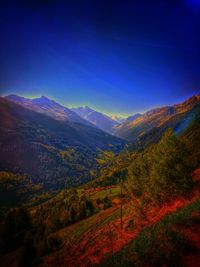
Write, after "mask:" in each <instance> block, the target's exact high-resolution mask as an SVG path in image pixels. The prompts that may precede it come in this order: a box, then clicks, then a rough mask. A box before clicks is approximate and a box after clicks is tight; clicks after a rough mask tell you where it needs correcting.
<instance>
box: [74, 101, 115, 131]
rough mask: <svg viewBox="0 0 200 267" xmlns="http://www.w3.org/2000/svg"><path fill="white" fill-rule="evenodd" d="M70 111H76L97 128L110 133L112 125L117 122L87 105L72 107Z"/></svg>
mask: <svg viewBox="0 0 200 267" xmlns="http://www.w3.org/2000/svg"><path fill="white" fill-rule="evenodd" d="M72 111H74V112H76V113H77V114H78V115H79V116H80V117H82V118H83V119H85V120H87V121H89V122H90V123H92V124H94V125H95V126H97V127H98V128H99V129H101V130H103V131H105V132H108V133H111V134H112V133H113V131H114V127H115V126H116V125H118V124H119V123H118V122H117V121H116V120H113V119H111V118H110V117H109V116H107V115H105V114H103V113H100V112H97V111H95V110H93V109H91V108H89V107H87V106H83V107H79V108H72Z"/></svg>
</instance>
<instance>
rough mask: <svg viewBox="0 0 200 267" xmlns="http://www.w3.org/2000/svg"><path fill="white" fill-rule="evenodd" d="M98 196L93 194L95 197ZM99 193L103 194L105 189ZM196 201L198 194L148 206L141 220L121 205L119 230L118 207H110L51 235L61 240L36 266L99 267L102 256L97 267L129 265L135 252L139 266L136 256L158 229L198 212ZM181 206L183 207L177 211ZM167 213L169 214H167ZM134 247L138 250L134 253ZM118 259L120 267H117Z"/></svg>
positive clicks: (199, 206)
mask: <svg viewBox="0 0 200 267" xmlns="http://www.w3.org/2000/svg"><path fill="white" fill-rule="evenodd" d="M99 194H100V192H97V193H96V197H97V196H98V195H99ZM101 194H103V195H104V194H105V190H104V192H101ZM198 198H199V191H197V192H196V194H195V195H194V196H193V197H192V198H191V199H187V200H186V199H178V200H176V201H174V202H172V203H168V205H166V206H164V207H162V208H161V207H151V208H149V210H148V211H147V213H146V214H147V216H146V218H143V220H141V217H138V215H137V212H136V210H135V209H134V207H133V205H134V203H133V202H127V203H124V205H123V206H124V209H123V210H124V212H123V230H122V231H121V228H120V205H119V204H113V206H112V207H111V208H109V209H107V210H105V211H101V212H99V213H98V214H95V215H94V216H92V217H90V218H88V219H86V220H83V221H81V222H78V223H76V224H74V225H71V226H69V227H66V228H64V229H62V230H60V231H58V232H56V233H54V234H53V235H52V236H54V237H56V238H58V239H59V240H60V241H61V246H60V248H59V249H58V250H56V251H55V252H53V253H51V254H50V255H47V256H45V257H43V259H42V261H41V263H40V266H42V267H44V266H74V267H76V266H91V265H95V264H97V265H98V264H100V262H102V260H103V259H104V258H105V257H106V258H105V260H103V262H102V264H101V266H130V260H131V259H133V255H135V253H136V256H135V257H136V259H137V260H138V266H143V265H141V264H140V263H141V262H140V256H141V255H140V253H144V251H146V252H148V248H149V247H151V244H152V242H153V241H154V240H155V237H156V235H157V234H158V232H159V231H160V230H162V229H165V228H166V226H167V225H171V224H172V223H176V222H181V221H182V220H183V219H185V218H187V216H189V215H190V214H191V213H192V212H193V211H195V210H200V201H199V200H198ZM190 203H192V204H190ZM182 207H185V208H183V209H181V210H178V211H177V209H179V208H182ZM176 211H177V212H176ZM174 212H175V213H174ZM169 213H172V214H170V215H167V214H169ZM166 215H167V216H166ZM165 216H166V217H165ZM133 220H134V221H133ZM130 222H133V225H131V224H130ZM141 222H142V223H141ZM172 236H173V234H172ZM148 238H149V239H148ZM161 238H162V236H161ZM155 242H156V240H155ZM157 245H158V244H157ZM143 246H144V247H143ZM134 248H137V249H138V251H136V252H135V250H134ZM113 253H114V254H113ZM137 253H138V254H137ZM152 253H153V252H152ZM112 254H113V256H109V255H112ZM153 255H154V253H153ZM142 256H143V254H142ZM120 259H121V260H122V262H123V265H119V264H120ZM131 266H132V265H131ZM136 266H137V265H136ZM177 266H178V265H177Z"/></svg>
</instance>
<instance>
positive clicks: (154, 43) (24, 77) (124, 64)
mask: <svg viewBox="0 0 200 267" xmlns="http://www.w3.org/2000/svg"><path fill="white" fill-rule="evenodd" d="M3 2H6V3H3ZM0 93H1V95H7V94H18V95H22V96H25V97H38V96H40V95H45V96H48V97H50V98H53V99H55V100H56V101H58V102H60V103H62V104H64V105H66V106H69V107H72V106H80V105H88V106H90V107H92V108H95V109H97V110H99V111H102V112H105V113H107V114H118V115H123V116H126V115H130V114H134V113H136V112H144V111H146V110H149V109H151V108H154V107H159V106H163V105H170V104H174V103H178V102H181V101H183V100H184V99H186V98H188V97H190V96H192V95H194V94H198V93H200V0H199V1H198V0H182V1H181V0H173V1H170V0H160V1H157V0H154V1H142V0H138V1H134V0H127V1H126V0H122V1H117V0H115V1H114V0H107V1H104V0H101V1H97V0H91V1H88V0H84V1H83V0H82V1H81V0H80V1H76V0H65V1H60V0H55V1H54V0H49V1H48V0H29V1H25V0H22V1H10V0H7V1H1V4H0Z"/></svg>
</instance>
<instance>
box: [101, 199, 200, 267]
mask: <svg viewBox="0 0 200 267" xmlns="http://www.w3.org/2000/svg"><path fill="white" fill-rule="evenodd" d="M195 211H200V199H199V200H197V201H195V202H193V203H191V204H189V205H187V206H186V207H184V208H181V209H179V210H178V211H177V212H175V213H172V214H169V215H167V216H165V217H164V218H163V219H161V220H160V221H159V222H157V223H156V224H154V225H152V226H151V227H146V228H144V229H143V230H142V232H141V233H140V234H139V235H138V236H137V238H136V239H135V240H133V241H132V242H130V243H129V244H128V245H126V246H125V247H124V248H122V249H121V250H120V251H119V252H117V253H115V254H113V255H110V256H108V257H106V258H105V259H104V260H103V261H102V263H101V264H100V265H99V266H102V267H106V266H112V267H118V266H120V267H122V266H123V267H128V266H132V267H133V266H135V267H141V266H145V264H147V263H148V266H176V267H178V266H182V261H181V258H182V255H183V254H184V252H186V251H188V250H189V249H191V247H190V245H189V243H188V241H187V240H185V238H184V237H183V236H182V235H181V234H180V232H177V231H175V230H174V229H173V226H175V225H178V224H188V222H190V223H193V222H191V215H192V213H193V212H195Z"/></svg>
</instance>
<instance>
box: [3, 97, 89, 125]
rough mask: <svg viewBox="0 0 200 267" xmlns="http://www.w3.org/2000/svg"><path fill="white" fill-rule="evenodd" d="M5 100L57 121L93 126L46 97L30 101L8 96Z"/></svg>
mask: <svg viewBox="0 0 200 267" xmlns="http://www.w3.org/2000/svg"><path fill="white" fill-rule="evenodd" d="M5 98H6V99H7V100H9V101H12V102H14V103H17V104H19V105H21V106H23V107H25V108H28V109H30V110H33V111H36V112H39V113H42V114H46V115H48V116H51V117H52V118H54V119H56V120H60V121H68V122H77V123H82V124H85V125H90V126H93V125H92V124H91V123H89V122H88V121H87V120H84V119H83V118H81V117H80V116H78V115H77V114H76V113H75V112H73V111H72V110H70V109H69V108H66V107H64V106H62V105H60V104H59V103H57V102H55V101H54V100H51V99H49V98H47V97H46V96H41V97H40V98H34V99H29V98H25V97H21V96H18V95H8V96H6V97H5Z"/></svg>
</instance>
